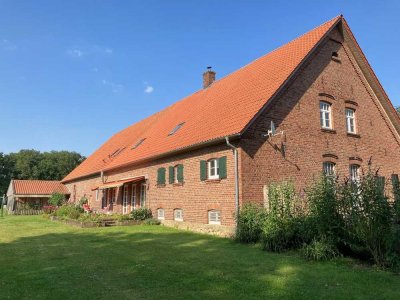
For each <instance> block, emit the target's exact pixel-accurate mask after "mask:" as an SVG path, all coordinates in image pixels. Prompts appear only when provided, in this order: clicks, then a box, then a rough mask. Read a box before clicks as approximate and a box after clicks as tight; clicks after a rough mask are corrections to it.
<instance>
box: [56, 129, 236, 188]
mask: <svg viewBox="0 0 400 300" xmlns="http://www.w3.org/2000/svg"><path fill="white" fill-rule="evenodd" d="M240 136H241V134H240V133H233V134H229V135H226V136H223V137H218V138H215V139H212V140H208V141H205V142H201V143H197V144H193V145H190V146H187V147H182V148H177V149H174V150H172V151H168V152H164V153H160V154H157V155H154V156H151V157H147V158H144V159H140V160H136V161H131V162H127V163H124V164H119V165H117V166H113V167H109V168H104V169H102V170H100V171H96V172H92V173H90V174H86V175H83V176H79V177H75V178H70V179H68V180H62V181H61V182H62V183H68V182H73V181H76V180H78V179H82V178H86V177H91V176H94V175H96V174H101V172H104V171H111V170H116V169H119V168H123V167H127V166H134V165H137V164H140V163H143V162H148V161H153V160H156V159H160V158H164V157H168V156H170V155H176V154H179V153H183V152H186V151H190V150H195V149H199V148H202V147H206V146H211V145H215V144H219V143H221V142H224V141H225V137H229V138H230V139H232V140H236V139H238V138H240Z"/></svg>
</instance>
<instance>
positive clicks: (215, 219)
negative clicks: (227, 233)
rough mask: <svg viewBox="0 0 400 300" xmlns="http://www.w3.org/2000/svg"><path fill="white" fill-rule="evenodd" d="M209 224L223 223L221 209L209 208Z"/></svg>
mask: <svg viewBox="0 0 400 300" xmlns="http://www.w3.org/2000/svg"><path fill="white" fill-rule="evenodd" d="M213 215H214V216H213ZM208 224H213V225H221V211H220V210H209V211H208Z"/></svg>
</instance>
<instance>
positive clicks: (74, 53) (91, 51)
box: [67, 45, 114, 58]
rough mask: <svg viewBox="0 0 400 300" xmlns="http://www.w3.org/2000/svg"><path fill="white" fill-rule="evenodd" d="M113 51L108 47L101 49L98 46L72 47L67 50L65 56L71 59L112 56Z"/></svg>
mask: <svg viewBox="0 0 400 300" xmlns="http://www.w3.org/2000/svg"><path fill="white" fill-rule="evenodd" d="M113 52H114V51H113V49H111V48H110V47H103V46H98V45H91V46H86V47H82V46H73V47H71V48H70V49H68V50H67V54H68V55H69V56H71V57H75V58H82V57H83V56H89V55H112V54H113Z"/></svg>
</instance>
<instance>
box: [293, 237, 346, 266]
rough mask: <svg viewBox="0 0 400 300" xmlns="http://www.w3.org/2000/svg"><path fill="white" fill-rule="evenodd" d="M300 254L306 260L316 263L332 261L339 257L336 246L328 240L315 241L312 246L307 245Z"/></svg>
mask: <svg viewBox="0 0 400 300" xmlns="http://www.w3.org/2000/svg"><path fill="white" fill-rule="evenodd" d="M300 252H301V254H302V255H303V256H304V257H305V258H306V259H308V260H315V261H322V260H330V259H332V258H335V257H337V256H338V255H339V254H338V251H337V249H336V247H335V246H334V244H333V243H332V242H329V241H328V240H327V239H326V238H322V239H321V240H317V239H313V240H312V241H311V243H310V244H308V245H307V244H305V245H304V246H303V248H301V251H300Z"/></svg>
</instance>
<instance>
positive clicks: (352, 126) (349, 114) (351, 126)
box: [346, 108, 356, 133]
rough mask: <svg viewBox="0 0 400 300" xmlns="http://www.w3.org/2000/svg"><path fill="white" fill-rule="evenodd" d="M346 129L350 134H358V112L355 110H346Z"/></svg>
mask: <svg viewBox="0 0 400 300" xmlns="http://www.w3.org/2000/svg"><path fill="white" fill-rule="evenodd" d="M346 128H347V132H348V133H356V112H355V110H354V109H351V108H346Z"/></svg>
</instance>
